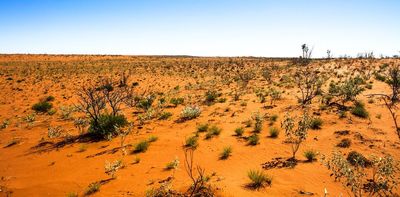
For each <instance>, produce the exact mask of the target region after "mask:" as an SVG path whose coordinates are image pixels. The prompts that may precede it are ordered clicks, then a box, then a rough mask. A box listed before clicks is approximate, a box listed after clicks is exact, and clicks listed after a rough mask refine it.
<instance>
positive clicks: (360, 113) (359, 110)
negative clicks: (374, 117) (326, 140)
mask: <svg viewBox="0 0 400 197" xmlns="http://www.w3.org/2000/svg"><path fill="white" fill-rule="evenodd" d="M351 113H352V114H353V115H355V116H357V117H360V118H368V116H369V114H368V112H367V110H366V109H365V106H364V103H362V102H360V101H356V102H355V104H354V107H353V109H352V110H351Z"/></svg>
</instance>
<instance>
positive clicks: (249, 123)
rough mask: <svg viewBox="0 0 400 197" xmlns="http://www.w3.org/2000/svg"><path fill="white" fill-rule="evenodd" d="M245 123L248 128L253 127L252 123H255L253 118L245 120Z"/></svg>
mask: <svg viewBox="0 0 400 197" xmlns="http://www.w3.org/2000/svg"><path fill="white" fill-rule="evenodd" d="M243 124H244V125H245V127H246V128H248V127H251V125H252V124H253V123H252V122H251V120H246V121H244V122H243Z"/></svg>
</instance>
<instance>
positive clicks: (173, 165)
mask: <svg viewBox="0 0 400 197" xmlns="http://www.w3.org/2000/svg"><path fill="white" fill-rule="evenodd" d="M178 166H179V159H178V158H175V159H174V160H173V161H171V162H169V163H167V165H166V166H165V169H167V170H172V169H177V168H178Z"/></svg>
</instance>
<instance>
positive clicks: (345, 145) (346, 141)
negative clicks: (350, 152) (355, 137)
mask: <svg viewBox="0 0 400 197" xmlns="http://www.w3.org/2000/svg"><path fill="white" fill-rule="evenodd" d="M350 145H351V140H350V139H348V138H345V139H342V140H341V141H340V142H339V143H338V144H337V145H336V146H337V147H340V148H348V147H350Z"/></svg>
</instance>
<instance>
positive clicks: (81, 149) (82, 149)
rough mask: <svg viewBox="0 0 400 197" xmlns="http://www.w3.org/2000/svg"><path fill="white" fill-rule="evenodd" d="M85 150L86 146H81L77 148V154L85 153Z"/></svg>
mask: <svg viewBox="0 0 400 197" xmlns="http://www.w3.org/2000/svg"><path fill="white" fill-rule="evenodd" d="M86 150H87V145H86V144H81V145H80V146H79V149H78V153H82V152H85V151H86Z"/></svg>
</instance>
